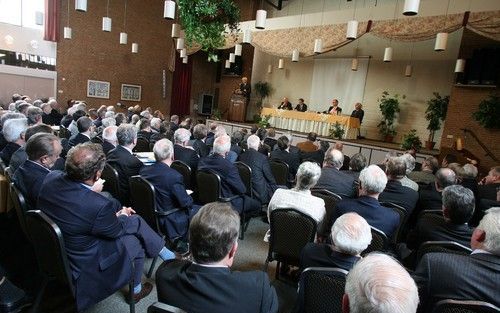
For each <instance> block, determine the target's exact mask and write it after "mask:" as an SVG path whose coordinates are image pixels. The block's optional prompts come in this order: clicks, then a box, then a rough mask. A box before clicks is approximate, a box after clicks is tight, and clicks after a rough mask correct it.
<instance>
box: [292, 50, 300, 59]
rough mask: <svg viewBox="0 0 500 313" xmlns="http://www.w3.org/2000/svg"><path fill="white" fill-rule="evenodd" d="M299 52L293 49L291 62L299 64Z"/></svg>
mask: <svg viewBox="0 0 500 313" xmlns="http://www.w3.org/2000/svg"><path fill="white" fill-rule="evenodd" d="M299 56H300V53H299V50H298V49H293V51H292V62H299Z"/></svg>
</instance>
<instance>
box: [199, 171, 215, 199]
mask: <svg viewBox="0 0 500 313" xmlns="http://www.w3.org/2000/svg"><path fill="white" fill-rule="evenodd" d="M196 183H197V186H198V201H199V202H201V204H207V203H210V202H217V201H219V199H220V194H221V180H220V177H219V175H218V174H217V173H215V172H214V171H212V170H203V169H198V170H197V171H196Z"/></svg>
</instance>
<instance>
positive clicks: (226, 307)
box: [156, 260, 278, 313]
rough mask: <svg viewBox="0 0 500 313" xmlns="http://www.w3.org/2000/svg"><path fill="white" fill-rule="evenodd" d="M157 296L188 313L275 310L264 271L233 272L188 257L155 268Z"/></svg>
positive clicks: (274, 298)
mask: <svg viewBox="0 0 500 313" xmlns="http://www.w3.org/2000/svg"><path fill="white" fill-rule="evenodd" d="M156 286H157V290H158V300H159V301H160V302H164V303H167V304H170V305H174V306H176V307H179V308H181V309H183V310H185V311H187V312H190V313H214V312H217V313H226V312H227V313H230V312H231V313H232V312H238V313H259V312H260V313H274V312H278V297H277V296H276V291H275V290H274V287H273V286H271V284H270V282H269V278H268V276H267V273H264V272H261V271H251V272H232V271H231V270H230V269H229V268H227V267H207V266H202V265H198V264H194V263H191V262H188V261H177V260H176V261H172V262H165V263H163V264H162V265H161V266H160V267H159V268H158V270H157V271H156Z"/></svg>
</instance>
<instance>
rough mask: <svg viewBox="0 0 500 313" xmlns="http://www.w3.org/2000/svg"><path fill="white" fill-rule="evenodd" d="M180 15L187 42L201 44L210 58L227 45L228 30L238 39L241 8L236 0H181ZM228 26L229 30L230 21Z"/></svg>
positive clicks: (189, 44)
mask: <svg viewBox="0 0 500 313" xmlns="http://www.w3.org/2000/svg"><path fill="white" fill-rule="evenodd" d="M177 3H178V5H179V16H180V20H181V24H182V28H183V29H184V31H185V33H186V44H187V45H188V46H192V45H193V44H199V45H201V49H202V50H203V51H206V52H208V60H209V61H217V60H218V58H217V49H218V48H220V47H222V46H224V44H225V34H227V33H229V34H231V35H232V36H233V38H234V39H235V40H236V37H237V34H238V25H239V20H240V9H239V8H238V6H237V5H236V4H234V2H233V1H232V0H179V1H178V2H177ZM225 24H227V26H228V30H226V27H225V26H226V25H225Z"/></svg>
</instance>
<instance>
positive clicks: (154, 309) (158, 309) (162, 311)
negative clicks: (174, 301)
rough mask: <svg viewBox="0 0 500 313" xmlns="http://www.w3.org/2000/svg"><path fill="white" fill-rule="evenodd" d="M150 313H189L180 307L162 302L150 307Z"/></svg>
mask: <svg viewBox="0 0 500 313" xmlns="http://www.w3.org/2000/svg"><path fill="white" fill-rule="evenodd" d="M148 313H187V312H186V311H184V310H182V309H179V308H178V307H175V306H172V305H168V304H165V303H161V302H155V303H153V304H151V305H150V306H149V307H148Z"/></svg>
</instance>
